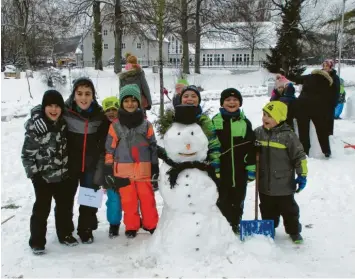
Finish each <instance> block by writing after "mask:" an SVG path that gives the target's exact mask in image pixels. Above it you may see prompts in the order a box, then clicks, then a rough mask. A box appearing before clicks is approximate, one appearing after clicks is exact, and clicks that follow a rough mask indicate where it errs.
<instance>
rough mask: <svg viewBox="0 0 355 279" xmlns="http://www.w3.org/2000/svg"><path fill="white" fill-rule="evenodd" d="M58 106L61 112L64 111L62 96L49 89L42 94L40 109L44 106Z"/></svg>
mask: <svg viewBox="0 0 355 279" xmlns="http://www.w3.org/2000/svg"><path fill="white" fill-rule="evenodd" d="M53 104H54V105H58V106H59V107H60V108H61V109H62V110H64V99H63V96H62V94H60V93H59V92H58V91H57V90H54V89H51V90H47V91H46V92H44V94H43V99H42V109H43V110H44V108H45V107H46V106H50V105H53Z"/></svg>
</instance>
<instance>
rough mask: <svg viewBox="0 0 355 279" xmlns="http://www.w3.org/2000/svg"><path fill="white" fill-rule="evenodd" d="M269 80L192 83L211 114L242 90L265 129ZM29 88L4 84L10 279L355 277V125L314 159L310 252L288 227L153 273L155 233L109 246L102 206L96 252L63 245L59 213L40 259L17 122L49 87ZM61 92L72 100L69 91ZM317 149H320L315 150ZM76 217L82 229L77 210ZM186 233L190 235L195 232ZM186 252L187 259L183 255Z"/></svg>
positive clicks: (170, 81) (106, 78)
mask: <svg viewBox="0 0 355 279" xmlns="http://www.w3.org/2000/svg"><path fill="white" fill-rule="evenodd" d="M85 72H86V74H87V75H89V76H90V77H91V78H92V79H93V81H94V84H95V86H96V87H97V88H98V90H97V91H98V95H99V98H100V100H102V99H103V98H104V97H106V96H110V95H116V94H118V85H119V84H118V79H117V77H116V76H115V74H114V73H113V71H112V68H111V69H110V68H106V69H105V71H103V72H99V73H97V72H96V71H94V70H92V69H87V70H85ZM66 74H67V76H68V73H66ZM79 74H80V73H73V75H79ZM175 74H176V70H174V69H167V70H166V72H165V77H164V78H165V86H166V87H167V88H168V89H169V90H172V89H173V88H174V80H175ZM146 75H147V79H148V83H149V85H150V88H151V91H152V95H153V99H154V101H155V102H158V100H159V94H158V91H159V89H158V86H159V80H158V75H157V74H153V73H152V71H151V69H147V70H146ZM270 77H271V78H272V77H273V75H270V74H268V73H267V72H266V71H264V70H258V71H255V72H250V73H247V74H239V75H238V74H231V73H230V72H229V71H228V70H218V69H214V70H208V69H204V70H203V74H202V75H191V77H190V78H189V81H190V83H195V84H197V85H201V86H202V87H203V88H204V89H205V90H206V91H204V92H203V93H202V96H203V98H204V99H208V100H207V101H204V102H203V107H204V108H205V109H208V108H211V110H212V114H214V113H215V112H217V111H218V107H219V98H218V94H219V93H220V92H221V91H222V90H223V89H224V88H226V87H236V88H238V89H239V90H240V91H241V92H242V94H243V95H244V96H245V99H244V104H243V109H244V112H245V113H246V115H247V116H248V118H249V119H250V120H251V122H252V123H253V126H254V127H257V126H258V125H260V123H261V108H262V106H263V105H264V104H265V103H266V102H267V101H268V97H267V96H266V94H267V80H268V79H269V78H270ZM342 77H343V78H344V79H345V81H346V83H348V84H349V85H350V84H355V68H354V67H346V68H343V69H342ZM30 86H31V92H32V94H33V96H34V99H33V100H30V99H29V97H28V96H29V95H28V84H27V80H26V79H20V80H4V79H3V77H2V80H1V103H2V106H1V116H2V121H3V122H1V159H2V160H1V204H2V207H4V206H9V205H10V207H11V205H13V206H15V207H16V206H18V208H16V209H5V208H2V209H1V220H2V221H4V220H5V219H7V218H8V217H11V216H13V215H15V216H14V217H13V218H12V219H10V220H9V221H7V222H6V223H4V224H2V225H1V257H2V260H1V277H15V278H16V277H17V278H18V277H20V276H22V277H24V278H25V277H182V276H183V277H355V267H354V263H353V262H354V258H355V241H354V236H353V232H354V231H355V223H354V220H355V208H354V206H353V200H354V198H353V197H354V196H355V174H354V170H355V150H351V149H344V148H343V146H344V143H343V142H342V141H346V142H350V143H352V144H355V120H354V119H343V120H338V121H336V122H335V136H333V137H332V138H331V147H332V151H333V156H332V158H331V159H330V160H324V159H322V158H317V157H314V158H309V177H308V185H307V187H306V189H305V190H304V191H303V192H301V193H300V194H297V195H296V199H297V202H298V203H299V206H300V210H301V223H302V224H303V233H302V234H303V236H304V238H305V242H304V244H303V245H302V246H295V245H294V244H293V243H292V242H291V241H290V240H289V239H288V236H287V235H286V234H285V232H284V229H283V226H282V225H280V227H279V228H278V229H277V231H276V237H275V241H270V240H267V239H265V238H262V237H260V238H254V239H251V240H249V241H247V242H245V243H241V242H240V241H239V240H238V239H237V238H236V240H235V248H236V249H237V251H238V252H237V253H235V254H234V255H232V256H228V257H227V256H226V257H225V258H212V257H209V258H207V259H203V258H202V259H199V260H196V259H195V258H194V259H189V258H186V259H185V264H184V265H174V264H171V265H169V264H164V265H159V264H158V265H154V264H152V263H151V262H149V261H146V260H145V259H146V256H147V254H146V251H147V249H146V247H147V245H149V240H150V239H151V236H150V234H149V233H147V232H145V231H139V233H138V236H137V238H136V239H133V240H132V239H130V240H128V239H126V237H125V236H124V227H123V226H122V227H121V230H120V234H121V235H120V236H119V237H118V238H116V239H113V240H112V239H109V238H108V237H107V234H108V223H107V221H106V215H105V213H106V208H105V206H103V207H102V208H101V209H100V210H99V213H98V216H99V221H100V223H99V228H98V230H97V231H95V233H94V236H95V243H94V244H92V245H83V244H80V245H78V246H76V247H65V246H62V245H60V244H59V243H58V241H57V238H56V234H55V227H54V218H53V212H51V215H50V217H49V220H48V232H47V245H46V249H47V254H46V255H44V256H41V257H38V256H33V255H32V253H31V251H30V249H29V247H28V237H29V218H30V214H31V210H32V205H33V201H34V191H33V187H32V185H31V183H30V181H29V180H28V179H26V177H25V172H24V170H23V167H22V164H21V158H20V156H21V148H22V144H23V139H24V128H23V124H24V121H25V119H26V118H18V116H21V115H22V114H27V113H28V112H29V110H30V108H31V106H33V105H35V104H38V103H39V102H40V101H41V98H42V94H43V92H44V91H45V90H46V89H47V86H46V84H44V83H41V82H40V80H39V74H38V73H35V78H34V79H30ZM60 91H61V92H62V94H63V95H64V96H65V97H66V96H68V95H69V93H70V82H68V84H67V85H66V86H64V87H62V88H60ZM346 91H347V94H348V96H355V88H354V87H348V88H346ZM354 105H355V104H354ZM345 109H346V107H345ZM157 112H158V106H155V107H154V108H153V110H152V111H151V112H149V114H148V115H149V119H150V120H154V119H155V118H156V114H157ZM343 115H345V112H344V113H343ZM314 148H315V149H317V148H319V147H317V145H316V144H315V145H314ZM254 185H255V184H254V183H251V184H249V186H248V189H249V190H248V194H247V199H246V202H245V215H244V219H253V209H254V204H253V189H254ZM156 199H157V203H158V209H159V212H161V210H162V206H163V201H162V198H161V196H160V194H159V193H156ZM74 212H75V216H74V221H75V224H76V223H77V217H78V216H77V215H78V209H77V205H76V209H75V211H74ZM181 226H182V227H184V224H181ZM185 229H186V230H189V228H188V227H186V228H185ZM176 241H177V242H178V241H179V239H176ZM181 249H182V251H183V250H184V247H181ZM162 257H164V255H162ZM171 262H174V259H172V261H171Z"/></svg>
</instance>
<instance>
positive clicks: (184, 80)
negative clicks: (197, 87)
mask: <svg viewBox="0 0 355 279" xmlns="http://www.w3.org/2000/svg"><path fill="white" fill-rule="evenodd" d="M176 84H183V85H186V86H189V83H188V81H187V80H186V79H183V78H180V79H178V80H177V81H176Z"/></svg>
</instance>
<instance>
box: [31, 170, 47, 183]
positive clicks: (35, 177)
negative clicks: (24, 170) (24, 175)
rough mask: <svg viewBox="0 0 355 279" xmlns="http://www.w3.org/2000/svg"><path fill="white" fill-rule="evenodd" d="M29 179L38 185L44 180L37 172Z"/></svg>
mask: <svg viewBox="0 0 355 279" xmlns="http://www.w3.org/2000/svg"><path fill="white" fill-rule="evenodd" d="M30 179H31V180H32V183H33V184H35V185H39V184H41V183H43V182H45V181H44V179H43V178H42V175H41V174H40V173H39V172H37V173H35V174H34V175H33V176H32V177H31V178H30Z"/></svg>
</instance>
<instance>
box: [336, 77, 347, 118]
mask: <svg viewBox="0 0 355 279" xmlns="http://www.w3.org/2000/svg"><path fill="white" fill-rule="evenodd" d="M345 102H346V92H345V88H344V80H343V79H342V78H341V79H340V94H339V99H338V104H337V106H336V107H335V113H334V119H341V118H340V115H341V113H342V112H343V108H344V104H345Z"/></svg>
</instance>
